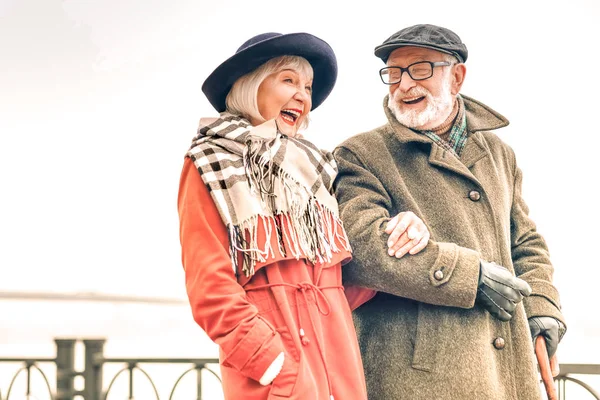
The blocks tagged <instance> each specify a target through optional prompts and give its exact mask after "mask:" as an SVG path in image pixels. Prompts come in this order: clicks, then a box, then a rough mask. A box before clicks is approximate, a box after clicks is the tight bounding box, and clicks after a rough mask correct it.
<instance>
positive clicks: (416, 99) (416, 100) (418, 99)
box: [402, 96, 425, 104]
mask: <svg viewBox="0 0 600 400" xmlns="http://www.w3.org/2000/svg"><path fill="white" fill-rule="evenodd" d="M423 99H425V96H420V97H414V98H412V99H402V102H403V103H404V104H417V103H420V102H421V101H423Z"/></svg>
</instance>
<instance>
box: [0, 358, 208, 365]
mask: <svg viewBox="0 0 600 400" xmlns="http://www.w3.org/2000/svg"><path fill="white" fill-rule="evenodd" d="M0 362H22V363H29V364H35V363H53V362H56V358H0ZM217 362H218V361H217Z"/></svg>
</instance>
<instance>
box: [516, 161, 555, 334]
mask: <svg viewBox="0 0 600 400" xmlns="http://www.w3.org/2000/svg"><path fill="white" fill-rule="evenodd" d="M522 180H523V175H522V172H521V170H520V169H519V168H518V167H516V166H515V179H514V195H513V204H512V209H511V245H512V259H513V265H514V268H515V273H516V275H517V276H518V277H519V278H521V279H523V280H524V281H526V282H527V283H528V284H529V286H531V289H532V294H531V296H529V297H528V298H526V299H524V300H523V305H524V306H525V311H526V313H527V317H529V318H531V317H553V318H555V319H557V320H559V321H560V322H561V323H562V324H563V327H562V328H563V329H562V330H563V332H561V335H562V334H563V333H564V330H565V329H566V325H565V322H564V318H563V316H562V313H561V312H560V299H559V295H558V291H557V290H556V288H555V287H554V285H552V275H553V272H554V268H553V266H552V264H551V263H550V256H549V253H548V247H547V245H546V241H545V240H544V238H543V237H542V235H541V234H540V233H539V232H537V230H536V226H535V223H534V222H533V221H532V220H531V218H529V208H528V207H527V205H526V204H525V201H524V200H523V197H522V193H521V188H522Z"/></svg>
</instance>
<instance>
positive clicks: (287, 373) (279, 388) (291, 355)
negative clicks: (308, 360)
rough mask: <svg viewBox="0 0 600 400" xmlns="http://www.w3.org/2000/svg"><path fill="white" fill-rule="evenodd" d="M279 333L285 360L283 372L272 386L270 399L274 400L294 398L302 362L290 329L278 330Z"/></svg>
mask: <svg viewBox="0 0 600 400" xmlns="http://www.w3.org/2000/svg"><path fill="white" fill-rule="evenodd" d="M277 332H279V335H280V336H281V341H282V343H283V347H284V348H285V352H284V354H285V358H284V361H283V367H282V368H281V372H280V373H279V375H277V377H275V380H273V383H272V384H271V390H270V391H269V397H268V399H273V400H274V399H277V398H282V397H283V398H286V397H291V396H292V393H293V392H294V387H295V386H296V381H297V379H298V365H299V362H300V353H299V351H298V348H297V347H296V344H295V343H294V340H293V339H292V336H291V335H290V332H289V330H288V328H277Z"/></svg>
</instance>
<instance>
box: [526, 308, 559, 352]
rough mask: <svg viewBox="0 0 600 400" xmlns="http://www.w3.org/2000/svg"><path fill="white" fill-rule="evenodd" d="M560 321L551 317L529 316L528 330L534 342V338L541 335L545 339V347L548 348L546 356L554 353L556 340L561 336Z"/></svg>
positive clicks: (556, 345) (556, 344)
mask: <svg viewBox="0 0 600 400" xmlns="http://www.w3.org/2000/svg"><path fill="white" fill-rule="evenodd" d="M560 325H561V324H560V322H559V321H558V320H557V319H556V318H553V317H531V318H529V330H530V331H531V337H532V339H533V342H534V343H535V338H537V337H538V336H539V335H542V336H543V337H544V338H545V339H546V348H547V349H548V358H552V356H553V355H554V354H555V353H556V349H557V347H558V342H560V339H561V338H562V335H561V331H564V329H561V326H560Z"/></svg>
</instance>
